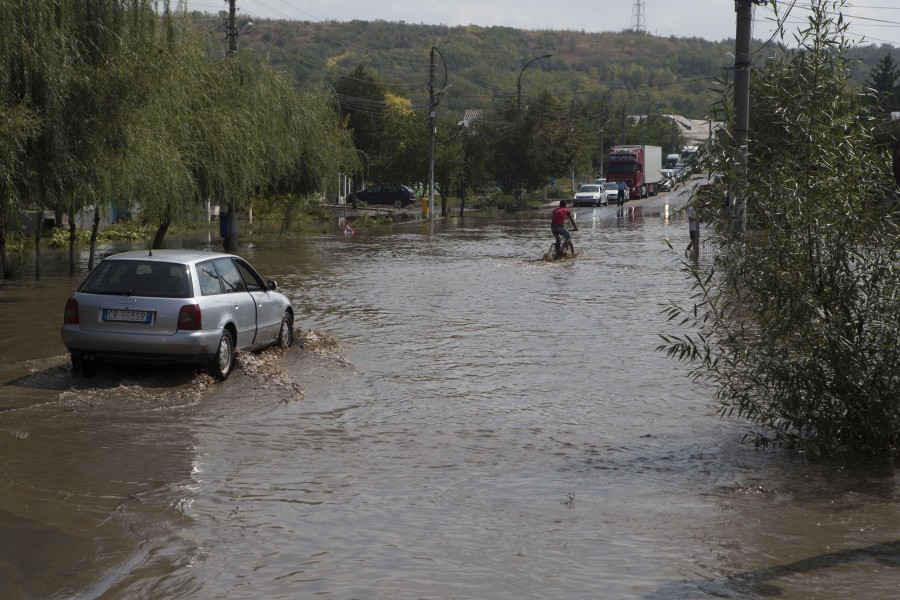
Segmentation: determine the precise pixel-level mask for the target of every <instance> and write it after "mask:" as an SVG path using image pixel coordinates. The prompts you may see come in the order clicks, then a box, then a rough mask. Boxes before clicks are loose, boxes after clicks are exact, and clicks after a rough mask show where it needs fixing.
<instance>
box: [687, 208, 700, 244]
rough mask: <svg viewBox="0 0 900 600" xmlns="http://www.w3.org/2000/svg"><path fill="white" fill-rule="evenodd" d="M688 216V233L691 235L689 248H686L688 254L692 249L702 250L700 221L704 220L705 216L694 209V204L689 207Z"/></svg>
mask: <svg viewBox="0 0 900 600" xmlns="http://www.w3.org/2000/svg"><path fill="white" fill-rule="evenodd" d="M687 217H688V234H689V235H690V236H691V241H690V242H689V243H688V245H687V248H685V249H684V253H685V254H687V253H688V252H690V251H691V250H693V251H694V252H698V251H699V250H700V245H699V243H698V241H699V240H698V238H699V237H700V223H702V222H703V217H701V216H700V215H698V214H697V211H696V210H694V207H693V206H689V207H688V211H687Z"/></svg>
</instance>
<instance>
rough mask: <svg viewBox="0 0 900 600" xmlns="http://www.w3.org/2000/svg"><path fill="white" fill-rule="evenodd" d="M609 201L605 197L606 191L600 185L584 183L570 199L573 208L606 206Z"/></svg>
mask: <svg viewBox="0 0 900 600" xmlns="http://www.w3.org/2000/svg"><path fill="white" fill-rule="evenodd" d="M608 203H609V200H608V199H607V197H606V190H605V189H604V187H603V186H602V185H595V184H593V183H586V184H584V185H582V186H581V187H579V188H578V191H577V192H575V196H574V197H573V198H572V204H573V205H574V206H583V205H587V206H600V205H603V206H606V205H607V204H608Z"/></svg>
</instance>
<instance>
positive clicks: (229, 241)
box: [222, 206, 238, 253]
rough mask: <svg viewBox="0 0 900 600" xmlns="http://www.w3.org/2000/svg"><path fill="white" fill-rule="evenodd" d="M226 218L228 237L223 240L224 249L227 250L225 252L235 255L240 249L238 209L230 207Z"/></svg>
mask: <svg viewBox="0 0 900 600" xmlns="http://www.w3.org/2000/svg"><path fill="white" fill-rule="evenodd" d="M226 218H227V219H228V235H227V236H226V237H225V239H224V240H223V242H222V247H223V248H224V249H225V252H231V253H234V252H237V249H238V219H237V208H236V207H234V206H229V207H228V214H227V215H226Z"/></svg>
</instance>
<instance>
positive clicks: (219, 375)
mask: <svg viewBox="0 0 900 600" xmlns="http://www.w3.org/2000/svg"><path fill="white" fill-rule="evenodd" d="M233 367H234V336H232V335H231V332H230V331H228V330H227V329H226V330H225V331H223V332H222V338H221V339H220V340H219V347H218V348H217V349H216V356H215V358H213V361H212V363H211V364H210V368H209V371H210V374H211V375H212V376H213V377H215V378H216V379H218V380H219V381H225V380H226V379H227V378H228V375H229V373H231V369H232V368H233Z"/></svg>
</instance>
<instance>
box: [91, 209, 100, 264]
mask: <svg viewBox="0 0 900 600" xmlns="http://www.w3.org/2000/svg"><path fill="white" fill-rule="evenodd" d="M98 231H100V205H99V204H95V205H94V222H93V224H92V225H91V250H90V253H89V255H88V271H93V270H94V252H96V250H97V232H98Z"/></svg>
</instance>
